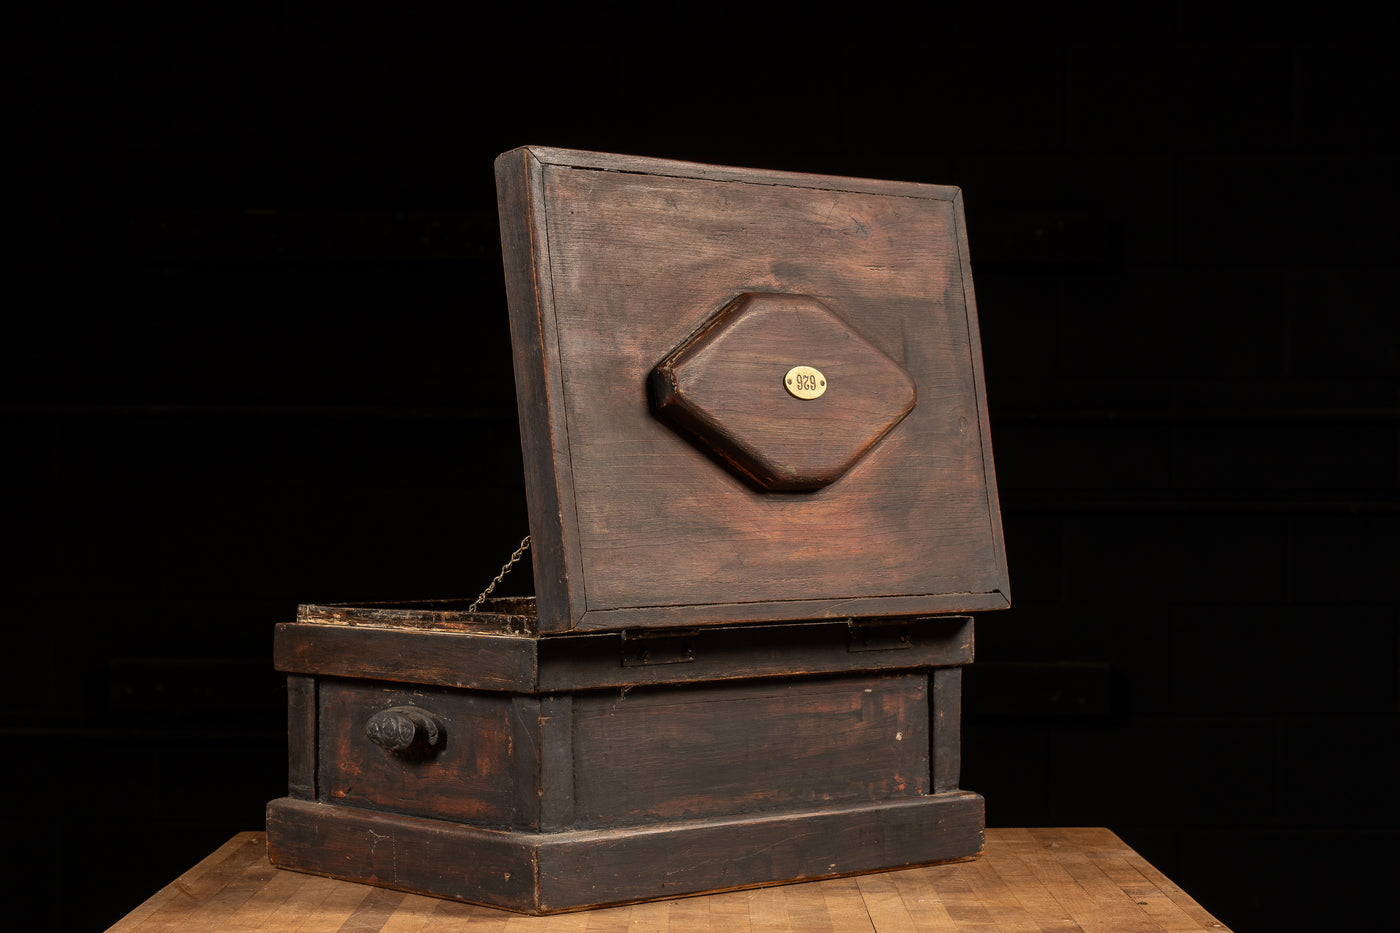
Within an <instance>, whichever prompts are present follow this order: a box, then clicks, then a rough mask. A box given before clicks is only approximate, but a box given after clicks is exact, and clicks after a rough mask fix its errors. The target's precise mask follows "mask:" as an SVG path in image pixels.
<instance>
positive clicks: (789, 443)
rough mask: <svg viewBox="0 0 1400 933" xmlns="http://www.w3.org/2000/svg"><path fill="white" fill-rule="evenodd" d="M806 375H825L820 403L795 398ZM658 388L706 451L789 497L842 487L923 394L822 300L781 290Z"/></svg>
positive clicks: (723, 316) (668, 362)
mask: <svg viewBox="0 0 1400 933" xmlns="http://www.w3.org/2000/svg"><path fill="white" fill-rule="evenodd" d="M797 366H806V367H810V368H811V369H812V370H813V372H812V373H811V378H812V379H813V380H815V381H814V382H813V383H811V384H810V385H808V386H806V387H805V388H806V390H807V391H808V394H810V395H812V396H813V397H811V398H806V397H801V396H799V395H798V394H795V393H797V392H801V391H803V387H800V386H798V387H794V386H793V385H792V383H793V379H794V377H793V375H792V370H793V368H794V367H797ZM784 377H786V382H787V384H785V378H784ZM798 378H800V377H798ZM647 389H648V393H649V395H650V398H651V404H652V407H653V408H655V409H656V413H657V415H658V416H659V417H661V418H663V419H665V420H667V421H669V422H671V423H672V424H674V425H676V427H677V428H678V429H679V430H681V431H683V432H684V433H686V434H687V435H689V436H690V437H691V438H693V439H694V440H695V441H696V442H697V444H698V445H699V446H700V448H701V449H702V450H704V451H707V452H708V453H711V454H713V455H714V457H715V458H716V459H717V460H719V461H720V462H722V463H724V464H725V465H726V466H728V467H730V468H731V469H733V470H734V471H735V472H737V473H738V474H739V475H740V476H741V477H743V478H745V479H747V480H748V481H750V482H752V483H754V484H755V485H756V486H757V487H758V488H759V489H766V490H770V491H786V492H791V491H795V490H804V489H820V488H821V487H823V486H827V485H830V484H831V483H834V482H836V481H837V480H838V479H840V478H841V477H842V476H844V475H845V473H846V471H848V470H849V469H850V468H851V467H852V466H854V465H855V464H856V462H857V461H859V460H860V458H861V457H864V456H865V455H866V453H868V452H869V451H870V448H872V447H874V446H875V444H876V443H878V442H879V440H880V438H882V437H884V436H885V435H886V434H887V433H889V431H890V429H891V428H893V427H894V426H895V425H896V424H898V423H899V422H900V421H901V420H902V419H903V418H904V416H905V415H907V414H908V413H909V410H910V409H911V408H913V407H914V402H915V398H916V394H917V393H916V392H915V391H914V380H913V379H911V378H910V377H909V374H908V373H907V372H905V371H904V369H903V367H901V366H900V365H899V364H898V363H896V362H895V361H894V360H892V359H890V358H889V357H888V356H886V355H885V354H884V353H882V352H881V351H880V350H879V349H878V348H877V347H874V346H872V345H871V344H870V343H869V342H868V341H866V340H865V339H864V338H862V337H861V336H860V334H858V333H856V332H855V331H853V330H852V329H851V328H850V326H849V325H847V324H846V323H845V322H844V321H842V320H841V319H840V318H839V317H837V316H836V315H835V314H833V313H832V312H831V310H830V309H829V308H827V307H826V306H824V305H823V304H822V303H821V302H819V301H817V300H816V299H815V298H811V297H809V296H807V295H779V294H773V293H771V292H758V293H745V294H743V295H740V296H739V297H738V298H735V299H734V300H733V301H731V302H730V303H729V304H728V305H726V306H725V307H724V308H723V309H722V310H721V311H720V312H719V313H718V314H716V315H715V316H714V318H712V319H711V320H710V321H708V322H706V323H705V326H704V327H702V328H701V329H700V330H699V331H697V332H696V333H695V334H693V335H691V336H690V337H688V338H687V339H686V340H685V341H684V342H683V343H681V345H680V346H678V347H677V348H676V349H675V350H673V351H671V352H670V353H669V354H667V356H666V358H665V359H664V360H662V361H661V362H660V363H657V364H656V368H655V369H653V370H652V371H651V374H650V375H649V376H648V378H647Z"/></svg>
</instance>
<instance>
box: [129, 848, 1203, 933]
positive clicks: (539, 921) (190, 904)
mask: <svg viewBox="0 0 1400 933" xmlns="http://www.w3.org/2000/svg"><path fill="white" fill-rule="evenodd" d="M1052 929H1053V930H1056V931H1064V933H1074V931H1112V933H1168V931H1171V933H1228V930H1227V928H1226V927H1225V926H1224V924H1222V923H1220V922H1219V921H1218V920H1216V919H1215V918H1214V917H1212V916H1211V915H1210V914H1209V913H1208V912H1207V911H1206V910H1205V909H1204V908H1202V907H1201V906H1200V905H1199V904H1197V903H1196V901H1195V900H1193V899H1192V898H1191V897H1190V895H1188V894H1187V893H1186V892H1185V891H1183V890H1181V889H1180V888H1179V887H1177V886H1176V885H1175V884H1173V883H1172V882H1171V880H1170V879H1168V878H1167V877H1166V876H1164V875H1163V874H1162V873H1161V872H1159V871H1157V869H1155V868H1153V867H1152V866H1151V865H1150V864H1148V862H1147V861H1146V860H1145V859H1143V858H1142V856H1140V855H1138V854H1137V853H1136V852H1134V851H1133V850H1132V849H1131V848H1130V847H1128V846H1127V845H1126V844H1125V843H1124V842H1123V841H1122V840H1121V839H1119V838H1118V837H1117V836H1115V835H1114V834H1113V833H1112V832H1110V831H1108V830H1107V829H1102V828H1082V829H989V830H987V847H986V853H985V854H984V855H983V856H982V857H981V858H980V859H977V860H976V861H972V862H960V863H956V864H951V865H939V866H934V867H930V868H914V869H906V870H904V871H895V872H885V873H882V874H874V875H863V876H860V877H854V878H837V879H833V880H830V881H817V882H809V883H806V884H793V885H784V886H781V887H770V888H760V889H755V890H750V891H731V892H727V893H723V894H710V895H704V896H701V897H690V898H678V899H673V900H666V901H657V902H653V903H649V904H636V905H631V906H624V907H612V908H606V909H602V910H592V911H584V912H580V913H572V914H556V915H553V916H546V917H526V916H521V915H518V914H512V913H508V912H506V911H501V910H493V909H491V908H487V907H476V906H472V905H468V904H459V903H455V902H452V901H443V900H437V899H434V898H430V897H420V896H418V895H413V894H403V893H401V892H398V891H391V890H386V889H382V888H373V887H369V886H367V885H359V884H352V883H350V882H344V881H333V880H331V879H328V878H321V877H318V876H315V875H303V874H298V873H296V872H288V871H279V870H278V869H275V868H273V867H272V866H271V865H269V864H268V861H267V856H266V843H265V838H264V835H263V834H262V833H256V832H246V833H239V834H238V835H237V836H235V837H234V838H232V839H230V840H229V841H228V842H227V843H225V844H224V845H223V846H221V847H220V848H219V849H218V850H217V851H215V852H214V853H213V854H211V855H210V856H209V857H208V858H206V859H204V860H203V861H201V862H200V863H199V864H197V865H196V866H194V868H192V869H190V870H189V871H188V872H186V873H185V874H183V875H181V876H180V877H179V878H177V879H176V880H175V881H173V882H172V883H171V884H169V885H167V886H166V887H164V888H162V889H161V890H160V891H159V892H157V893H156V894H155V895H154V896H152V897H151V898H150V899H149V900H147V901H146V902H145V903H144V904H142V905H141V906H140V907H138V908H136V910H134V911H132V912H131V913H130V914H129V915H128V916H127V917H126V918H124V919H123V920H121V921H120V922H118V923H117V924H116V925H115V926H113V927H112V928H111V931H112V933H154V931H157V930H160V931H186V933H238V931H264V933H292V931H296V933H339V931H351V930H353V931H357V933H446V931H455V933H521V931H538V933H565V931H570V933H634V931H657V933H687V931H698V930H717V931H719V930H722V931H730V933H749V931H755V933H756V931H760V930H762V931H765V933H781V931H793V933H974V931H976V933H988V931H1028V933H1032V931H1042V930H1052Z"/></svg>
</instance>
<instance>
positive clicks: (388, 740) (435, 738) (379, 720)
mask: <svg viewBox="0 0 1400 933" xmlns="http://www.w3.org/2000/svg"><path fill="white" fill-rule="evenodd" d="M365 735H366V736H368V737H369V740H370V741H371V742H373V743H374V744H375V745H378V746H379V747H380V748H386V749H388V750H389V751H391V752H399V753H412V752H431V751H436V750H437V749H438V748H439V747H440V746H441V745H442V743H443V742H444V741H445V740H446V738H447V733H446V732H445V731H444V730H443V727H442V720H440V719H438V718H437V717H436V716H434V715H433V714H432V713H430V712H428V711H427V710H423V709H419V708H418V707H416V706H395V707H392V708H390V709H385V710H380V711H379V712H377V713H375V714H374V715H373V716H371V717H369V722H367V723H365Z"/></svg>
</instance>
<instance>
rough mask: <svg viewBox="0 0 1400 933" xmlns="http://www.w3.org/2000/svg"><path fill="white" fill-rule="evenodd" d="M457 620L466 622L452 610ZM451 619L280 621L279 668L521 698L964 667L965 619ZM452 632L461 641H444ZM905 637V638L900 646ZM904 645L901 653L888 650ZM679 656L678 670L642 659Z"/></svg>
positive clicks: (967, 657) (968, 635) (969, 637)
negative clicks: (646, 628) (569, 625)
mask: <svg viewBox="0 0 1400 933" xmlns="http://www.w3.org/2000/svg"><path fill="white" fill-rule="evenodd" d="M457 615H465V613H458V614H457ZM459 622H460V620H459V619H456V618H454V619H452V620H449V621H447V622H443V623H441V624H436V623H428V622H424V621H423V620H418V619H414V620H412V622H411V623H410V624H409V625H408V627H406V628H392V627H382V626H345V625H323V624H309V623H284V624H281V625H278V626H277V627H276V629H275V637H274V649H273V657H274V659H275V660H276V663H277V666H278V669H279V670H283V671H288V672H293V671H296V672H304V673H315V672H319V673H322V674H327V675H334V676H339V677H365V678H369V679H372V680H386V681H397V682H400V683H418V684H432V685H441V686H452V687H468V688H475V689H495V690H511V691H520V692H532V691H535V690H540V691H546V692H547V691H561V690H586V689H598V688H605V687H630V686H637V685H640V684H660V683H683V682H701V681H717V680H732V679H735V678H744V677H777V676H784V675H793V674H804V673H813V672H836V671H873V670H892V669H899V668H906V667H913V666H920V665H922V666H928V667H946V666H950V665H958V664H967V663H969V662H970V661H971V660H972V652H973V628H972V620H971V619H970V618H969V617H967V616H943V617H938V618H925V619H913V620H908V621H899V622H895V621H891V620H880V619H877V620H864V621H862V622H861V623H860V624H855V623H852V622H848V621H844V620H843V621H840V622H829V621H825V620H812V621H808V622H804V623H801V624H795V625H766V626H740V627H732V628H731V627H726V628H717V629H706V630H695V631H689V632H687V631H674V630H672V631H662V632H655V633H651V634H649V635H648V636H646V637H642V638H636V637H633V638H631V639H629V638H628V636H626V635H625V634H619V633H615V632H612V633H604V634H597V635H592V634H590V635H572V636H555V637H544V638H524V637H505V636H482V635H473V634H472V633H468V632H462V631H460V629H459ZM444 636H459V637H444ZM901 639H904V640H901ZM903 649H907V650H909V651H910V652H911V653H909V654H907V655H904V654H900V655H895V654H889V653H888V651H889V650H903ZM644 650H646V651H650V652H651V655H650V656H649V659H650V658H655V657H665V656H667V655H668V654H673V655H675V656H676V660H680V656H681V655H682V654H683V652H685V651H686V650H689V652H690V657H689V658H688V659H685V662H686V663H675V664H663V665H658V664H655V663H651V664H646V663H640V658H639V657H638V654H639V653H640V652H641V651H644Z"/></svg>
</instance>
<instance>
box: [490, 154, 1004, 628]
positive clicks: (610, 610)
mask: <svg viewBox="0 0 1400 933" xmlns="http://www.w3.org/2000/svg"><path fill="white" fill-rule="evenodd" d="M497 181H498V185H499V187H500V191H501V201H502V213H501V224H502V231H503V232H502V236H503V238H504V242H505V243H506V248H507V251H508V252H510V253H512V256H511V258H510V259H509V260H508V264H509V266H510V269H511V271H510V272H509V274H508V276H507V286H508V293H509V296H510V305H511V319H512V327H513V331H512V339H513V343H514V345H515V347H516V380H517V388H518V393H519V400H520V409H521V418H522V424H528V425H530V427H531V429H530V430H529V431H528V432H526V433H527V434H528V435H529V436H528V437H526V438H525V439H524V441H523V443H524V445H525V446H524V455H525V470H526V475H527V486H528V488H529V490H530V494H531V501H530V509H531V515H530V526H531V533H532V534H533V535H535V536H537V538H538V540H540V541H541V542H542V543H543V547H542V548H541V549H539V550H537V551H536V552H535V553H534V561H535V574H536V580H537V581H539V580H543V581H545V582H544V583H543V584H542V585H541V586H540V588H539V592H538V595H539V599H540V607H539V615H540V630H541V632H545V633H548V632H554V631H560V630H563V629H585V630H608V629H632V628H649V627H664V626H704V625H719V624H725V623H742V622H754V621H765V620H784V619H798V618H822V617H827V618H830V617H841V616H850V615H897V614H919V613H928V612H958V611H971V610H976V609H990V608H1003V607H1005V606H1006V605H1007V604H1008V602H1009V596H1008V594H1009V588H1008V585H1007V576H1006V566H1005V559H1004V556H1003V553H1002V545H1001V527H1000V520H999V518H998V515H997V501H996V483H995V478H994V474H993V470H992V458H991V445H990V441H989V437H988V435H987V430H986V405H985V392H984V390H983V386H982V377H981V360H980V350H979V348H978V346H977V338H976V331H977V324H976V311H975V303H974V301H973V299H972V285H971V275H970V271H969V267H968V265H967V262H968V260H967V249H966V237H965V235H964V234H963V231H962V226H961V219H960V217H961V213H962V205H961V202H960V201H959V199H958V193H957V190H956V189H954V188H945V187H940V186H935V185H913V184H905V183H889V182H877V181H867V180H858V179H843V178H821V177H816V176H798V175H784V174H781V173H766V172H743V171H738V170H716V169H713V168H712V167H709V166H697V165H689V164H685V163H673V162H658V161H655V160H646V159H631V158H626V157H621V156H602V155H599V154H596V153H588V154H583V153H573V152H566V151H561V150H553V149H535V148H532V149H522V150H516V151H514V152H511V153H507V154H506V155H504V156H502V157H501V159H500V160H499V162H498V165H497ZM525 249H528V250H529V251H530V256H529V262H528V264H526V263H525V262H524V261H523V259H522V258H521V257H520V256H519V255H517V254H516V251H517V250H525ZM755 293H768V294H777V295H781V296H807V297H809V298H811V299H814V300H816V301H819V302H820V303H821V304H822V305H823V306H825V307H826V308H828V309H829V310H830V311H831V312H832V313H834V314H835V315H836V316H837V317H838V318H839V319H840V320H841V321H842V322H844V325H845V326H846V327H847V328H849V330H850V331H852V332H853V333H855V334H858V335H859V336H860V338H861V339H862V340H864V341H866V342H868V343H869V344H870V346H871V347H873V348H874V349H875V350H876V351H878V353H879V354H881V355H883V356H885V357H888V358H889V359H890V360H892V361H893V362H894V363H896V364H898V367H900V368H902V369H903V370H904V371H905V372H907V373H908V375H909V376H910V377H911V378H912V380H913V383H914V387H915V390H916V392H917V395H918V398H919V399H920V400H921V401H920V402H919V404H917V405H916V406H915V407H914V408H913V410H912V411H910V412H909V414H908V415H907V417H905V418H904V420H903V421H901V422H899V423H898V425H896V426H895V427H894V428H893V429H892V430H890V431H889V433H888V434H886V435H885V436H884V438H883V440H880V442H879V443H878V445H876V446H875V448H874V449H873V450H871V451H869V452H868V453H867V455H866V456H864V457H863V458H860V460H859V462H858V463H856V464H855V465H854V466H852V467H851V468H850V470H849V471H848V472H846V473H845V475H844V476H842V477H841V478H840V480H839V481H837V482H832V483H831V484H830V485H828V486H826V487H825V488H822V489H818V490H814V491H810V492H806V493H803V494H796V493H775V492H770V491H763V490H759V489H755V488H753V486H751V485H749V484H748V483H745V482H743V481H740V480H739V479H737V478H736V477H735V476H734V475H732V474H731V473H730V472H728V471H725V470H717V469H715V468H714V465H713V463H712V462H710V459H709V457H707V456H706V454H704V453H702V452H701V451H699V450H697V449H696V448H695V446H694V445H693V444H691V443H690V442H689V441H687V440H686V439H684V438H682V437H680V436H678V435H677V434H676V433H675V432H674V431H673V430H672V429H671V428H670V427H669V426H668V425H667V424H665V423H663V422H662V421H660V420H658V419H657V418H655V417H654V416H653V415H652V413H651V410H650V406H649V405H648V403H647V393H646V384H647V380H648V377H649V374H650V373H651V372H652V370H653V368H655V367H656V365H657V363H658V362H660V361H663V360H665V359H666V358H667V357H668V356H669V355H670V354H671V353H672V351H673V350H674V349H675V348H677V347H678V346H681V345H682V344H683V343H684V342H685V341H686V340H687V339H688V338H689V337H690V336H691V335H693V334H695V333H696V332H697V331H700V330H701V329H703V327H704V326H705V324H706V322H708V321H711V319H712V318H714V316H715V315H716V314H717V313H719V312H720V311H721V310H722V309H724V308H725V307H726V306H729V305H730V304H731V302H733V301H735V299H736V298H737V297H738V296H741V295H745V294H755ZM782 300H787V299H782ZM815 343H816V344H818V345H817V346H814V347H813V352H818V353H821V354H825V353H827V352H828V350H829V348H827V347H824V346H821V345H820V344H821V341H815ZM784 346H785V352H787V353H789V354H790V353H791V352H793V351H791V350H788V349H786V342H785V341H784ZM838 357H839V354H838ZM795 362H800V360H796V359H793V360H788V361H786V362H785V363H784V365H783V369H786V368H787V367H788V366H791V365H793V364H794V363H795ZM857 378H859V377H857ZM833 386H835V384H834V383H833ZM842 391H844V389H843V390H842ZM831 392H832V393H835V392H837V388H835V387H833V388H832V390H831ZM663 394H664V393H663ZM778 401H779V403H780V404H781V405H782V406H783V407H789V406H788V405H787V403H789V402H793V400H792V399H790V398H786V397H784V398H782V399H779V400H778ZM818 401H820V400H818ZM744 404H746V405H751V406H754V407H755V408H757V409H758V410H757V411H755V412H753V413H752V414H750V413H744V417H749V418H759V419H762V418H764V417H766V413H764V412H763V411H762V410H761V408H762V405H763V403H762V400H761V399H759V398H748V399H746V400H745V401H744ZM813 404H815V403H813ZM862 417H863V416H860V415H859V413H858V412H856V411H855V410H845V411H835V412H834V413H833V415H832V419H833V420H832V427H831V432H832V433H836V434H841V435H843V436H845V435H847V434H848V433H849V434H854V435H857V436H860V437H862V438H864V437H866V436H867V434H868V433H869V425H868V424H863V423H862ZM721 446H726V448H727V449H729V450H730V452H731V453H733V445H732V444H722V445H721ZM786 456H787V455H785V454H784V455H779V459H783V458H785V457H786ZM731 459H735V460H738V459H743V458H740V457H738V456H733V457H731ZM827 475H829V471H828V470H827V469H826V468H822V469H818V470H814V471H811V475H808V476H807V477H806V478H807V479H809V480H811V479H814V478H817V477H822V478H825V477H826V476H827ZM676 549H683V551H684V554H685V567H686V570H685V572H684V573H677V572H675V568H676V563H675V562H673V561H670V560H664V559H658V555H663V554H670V553H672V552H674V551H675V550H676ZM838 552H839V554H840V558H839V559H835V556H836V554H837V553H838ZM872 566H875V567H878V568H879V570H878V572H877V573H873V574H872V573H871V572H870V568H871V567H872Z"/></svg>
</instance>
